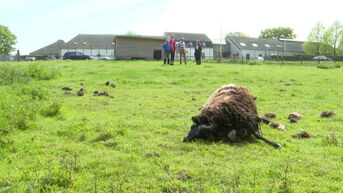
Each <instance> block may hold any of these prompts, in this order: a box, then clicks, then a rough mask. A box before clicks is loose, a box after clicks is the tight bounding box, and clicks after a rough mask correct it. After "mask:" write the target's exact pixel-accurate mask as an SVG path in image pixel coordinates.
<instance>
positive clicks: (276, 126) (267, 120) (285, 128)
mask: <svg viewBox="0 0 343 193" xmlns="http://www.w3.org/2000/svg"><path fill="white" fill-rule="evenodd" d="M258 118H259V120H260V121H262V122H263V123H265V124H267V125H269V126H271V127H274V128H276V129H279V130H283V131H285V130H287V127H286V126H285V125H282V124H278V123H274V122H271V121H270V120H269V119H267V118H264V117H261V116H258Z"/></svg>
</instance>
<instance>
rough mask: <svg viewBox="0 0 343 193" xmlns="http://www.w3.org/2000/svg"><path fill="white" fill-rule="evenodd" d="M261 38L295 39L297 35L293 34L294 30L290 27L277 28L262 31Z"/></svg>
mask: <svg viewBox="0 0 343 193" xmlns="http://www.w3.org/2000/svg"><path fill="white" fill-rule="evenodd" d="M259 37H260V38H274V39H281V38H283V39H294V38H296V37H297V36H296V34H295V33H294V32H293V29H292V28H290V27H277V28H268V29H265V30H262V31H261V33H260V36H259Z"/></svg>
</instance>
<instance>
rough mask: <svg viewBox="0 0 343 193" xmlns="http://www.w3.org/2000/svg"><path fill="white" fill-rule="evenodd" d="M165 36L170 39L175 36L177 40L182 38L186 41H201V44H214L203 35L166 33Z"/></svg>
mask: <svg viewBox="0 0 343 193" xmlns="http://www.w3.org/2000/svg"><path fill="white" fill-rule="evenodd" d="M164 35H165V36H168V37H170V36H172V35H174V37H175V39H176V40H181V38H185V41H196V40H200V41H201V42H212V41H211V40H210V38H208V37H207V35H206V34H201V33H182V32H165V33H164Z"/></svg>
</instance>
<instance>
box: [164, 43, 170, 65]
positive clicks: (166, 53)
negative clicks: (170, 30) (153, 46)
mask: <svg viewBox="0 0 343 193" xmlns="http://www.w3.org/2000/svg"><path fill="white" fill-rule="evenodd" d="M169 56H170V45H169V39H167V40H166V42H164V44H163V64H166V63H167V64H169Z"/></svg>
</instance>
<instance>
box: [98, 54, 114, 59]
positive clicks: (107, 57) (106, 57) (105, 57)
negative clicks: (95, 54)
mask: <svg viewBox="0 0 343 193" xmlns="http://www.w3.org/2000/svg"><path fill="white" fill-rule="evenodd" d="M110 59H111V58H110V57H109V56H104V55H102V56H100V57H99V60H110Z"/></svg>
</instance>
